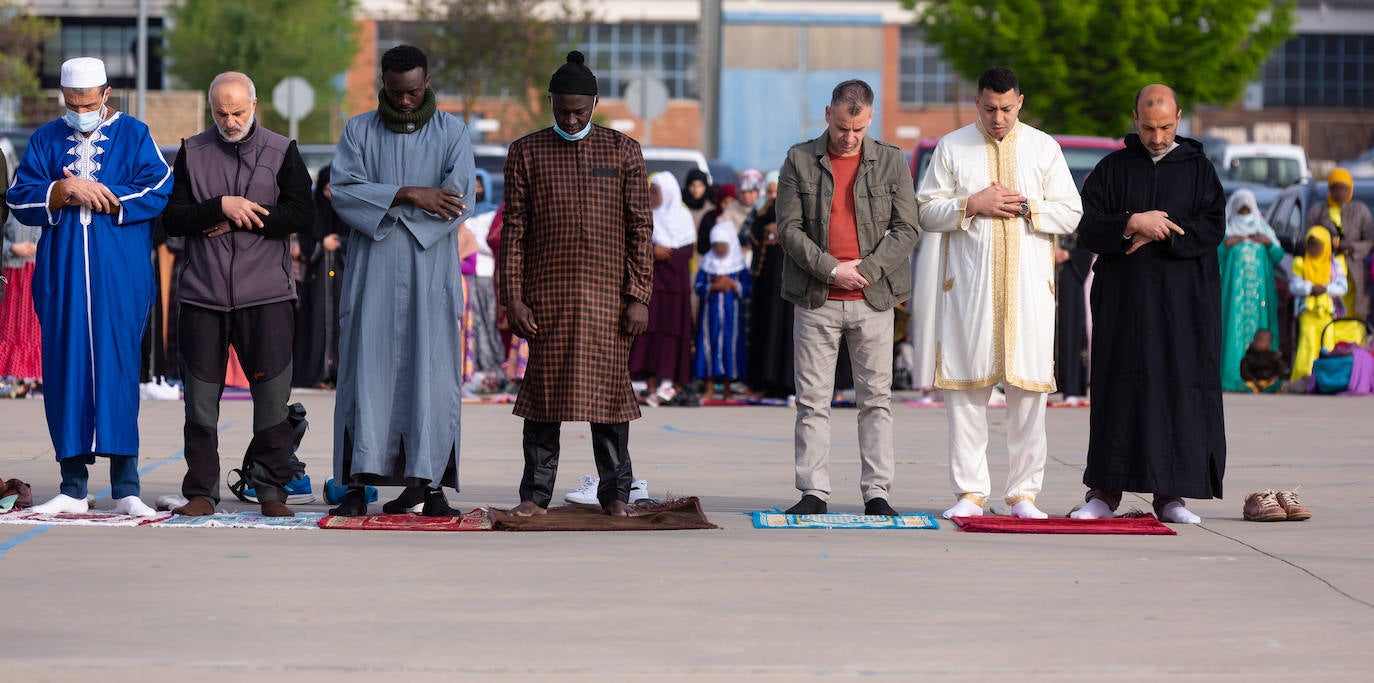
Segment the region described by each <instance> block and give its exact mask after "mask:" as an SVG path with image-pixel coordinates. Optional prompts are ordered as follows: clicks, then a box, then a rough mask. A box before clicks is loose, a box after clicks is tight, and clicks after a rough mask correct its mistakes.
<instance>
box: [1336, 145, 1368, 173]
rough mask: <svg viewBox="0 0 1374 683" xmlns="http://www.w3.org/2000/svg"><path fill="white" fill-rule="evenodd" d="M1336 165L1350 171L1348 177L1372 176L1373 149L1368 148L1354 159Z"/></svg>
mask: <svg viewBox="0 0 1374 683" xmlns="http://www.w3.org/2000/svg"><path fill="white" fill-rule="evenodd" d="M1336 165H1337V166H1339V167H1341V168H1344V169H1345V170H1347V171H1350V175H1352V176H1355V177H1356V178H1360V177H1366V178H1367V177H1371V176H1374V147H1370V148H1369V149H1367V150H1365V151H1364V152H1363V153H1361V154H1360V156H1357V157H1355V158H1354V159H1347V160H1345V161H1342V162H1341V163H1339V164H1336Z"/></svg>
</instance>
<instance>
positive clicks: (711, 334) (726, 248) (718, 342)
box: [695, 221, 749, 402]
mask: <svg viewBox="0 0 1374 683" xmlns="http://www.w3.org/2000/svg"><path fill="white" fill-rule="evenodd" d="M709 239H710V241H711V249H710V250H709V251H707V252H706V255H705V256H703V257H702V258H701V265H700V267H699V268H698V269H697V279H696V293H697V298H698V299H700V300H701V312H700V314H698V315H697V358H696V368H695V369H696V376H697V377H699V378H701V379H702V380H703V381H704V382H705V383H706V390H705V395H704V396H703V397H702V401H703V402H705V401H709V400H711V398H712V395H713V394H714V393H715V385H716V383H717V382H719V383H720V384H721V385H723V389H722V392H721V393H722V396H721V398H722V399H723V400H725V401H729V400H730V398H731V396H730V394H731V384H732V383H734V381H735V380H739V379H744V371H745V367H744V362H745V354H746V351H745V337H744V311H743V305H742V304H743V302H744V301H745V300H746V299H745V297H747V296H749V268H748V265H747V264H746V263H745V261H744V253H743V250H741V249H740V246H739V230H738V229H737V228H736V227H735V224H734V223H731V222H729V221H722V222H720V223H717V224H716V225H715V227H714V228H712V229H711V237H710V238H709Z"/></svg>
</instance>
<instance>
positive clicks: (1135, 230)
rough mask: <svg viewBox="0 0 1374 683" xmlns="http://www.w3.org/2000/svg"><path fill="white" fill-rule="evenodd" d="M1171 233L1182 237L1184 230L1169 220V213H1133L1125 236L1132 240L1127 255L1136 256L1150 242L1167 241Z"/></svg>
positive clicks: (1157, 211)
mask: <svg viewBox="0 0 1374 683" xmlns="http://www.w3.org/2000/svg"><path fill="white" fill-rule="evenodd" d="M1170 233H1172V234H1176V235H1182V234H1183V228H1180V227H1179V226H1178V224H1177V223H1175V222H1173V221H1171V220H1169V213H1168V212H1167V211H1159V210H1155V211H1142V212H1141V213H1133V214H1131V217H1130V219H1129V220H1127V221H1126V232H1125V234H1124V236H1125V237H1129V238H1131V247H1130V248H1129V249H1127V250H1126V254H1127V255H1130V254H1134V253H1135V252H1136V251H1137V250H1138V249H1140V248H1141V247H1143V246H1145V245H1146V244H1149V243H1150V242H1159V241H1162V240H1166V239H1168V238H1169V236H1170Z"/></svg>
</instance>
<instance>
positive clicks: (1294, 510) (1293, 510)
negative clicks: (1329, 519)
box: [1244, 488, 1312, 522]
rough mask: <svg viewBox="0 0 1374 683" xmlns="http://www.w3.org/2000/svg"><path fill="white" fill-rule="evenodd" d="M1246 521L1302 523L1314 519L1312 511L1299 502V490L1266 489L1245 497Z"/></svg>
mask: <svg viewBox="0 0 1374 683" xmlns="http://www.w3.org/2000/svg"><path fill="white" fill-rule="evenodd" d="M1244 512H1245V519H1246V521H1249V522H1301V521H1303V520H1306V519H1311V518H1312V511H1311V510H1308V509H1307V508H1306V507H1303V504H1302V503H1301V502H1299V501H1298V490H1297V489H1296V488H1295V489H1293V490H1292V491H1275V490H1273V489H1265V490H1263V491H1256V492H1255V493H1252V494H1250V495H1248V496H1246V497H1245V510H1244Z"/></svg>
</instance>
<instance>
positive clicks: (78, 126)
mask: <svg viewBox="0 0 1374 683" xmlns="http://www.w3.org/2000/svg"><path fill="white" fill-rule="evenodd" d="M105 111H106V110H105V105H103V104H102V105H100V109H97V110H95V111H83V112H81V113H80V114H78V113H76V112H74V111H72V110H70V109H68V110H67V113H66V114H63V115H62V118H63V119H64V120H65V121H66V122H67V125H69V126H71V127H72V128H73V129H75V130H76V131H78V132H81V133H89V132H91V131H93V130H95V129H96V128H98V127H100V122H101V121H104V120H105Z"/></svg>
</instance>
